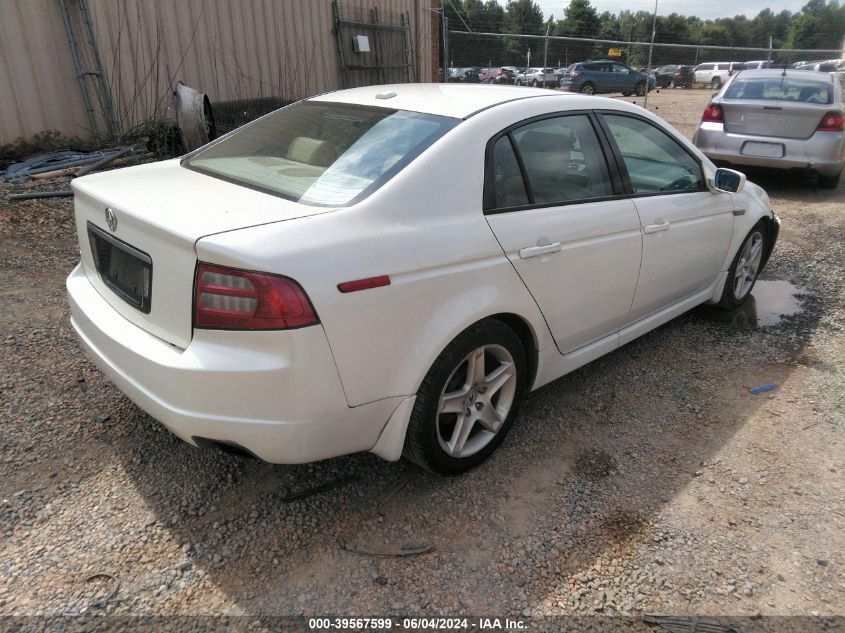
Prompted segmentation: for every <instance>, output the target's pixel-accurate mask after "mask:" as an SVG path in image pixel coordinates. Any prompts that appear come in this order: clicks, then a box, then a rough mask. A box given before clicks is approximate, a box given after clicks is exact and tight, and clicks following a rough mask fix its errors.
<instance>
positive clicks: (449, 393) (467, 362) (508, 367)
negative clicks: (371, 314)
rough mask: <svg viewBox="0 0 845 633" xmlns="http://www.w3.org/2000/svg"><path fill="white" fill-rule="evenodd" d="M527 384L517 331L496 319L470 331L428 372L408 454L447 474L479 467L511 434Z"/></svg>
mask: <svg viewBox="0 0 845 633" xmlns="http://www.w3.org/2000/svg"><path fill="white" fill-rule="evenodd" d="M526 382H527V362H526V359H525V351H524V349H523V347H522V342H521V341H520V339H519V337H518V336H517V335H516V333H514V331H513V330H511V329H510V328H509V327H508V326H506V325H505V324H504V323H501V322H500V321H495V320H485V321H482V322H480V323H477V324H476V325H473V326H471V327H469V328H468V329H466V330H464V331H463V332H462V333H461V334H459V335H458V337H457V338H456V339H455V340H454V341H452V343H450V344H449V346H448V347H446V349H445V350H443V352H442V353H441V354H440V356H438V357H437V360H436V361H434V365H432V367H431V369H430V370H429V371H428V374H426V377H425V379H424V380H423V383H422V385H421V386H420V389H419V391H418V392H417V401H416V403H415V404H414V409H413V411H412V413H411V419H410V422H409V424H408V433H407V435H406V436H405V447H404V449H403V451H402V453H403V455H404V456H405V457H406V458H407V459H409V460H410V461H412V462H414V463H415V464H417V465H418V466H421V467H423V468H425V469H427V470H431V471H433V472H437V473H442V474H446V475H453V474H457V473H461V472H464V471H466V470H469V469H470V468H473V467H475V466H477V465H478V464H480V463H481V462H482V461H484V460H485V459H487V457H489V456H490V454H491V453H492V452H493V451H494V450H496V448H497V447H498V446H499V444H501V443H502V441H503V440H504V438H505V436H506V435H507V433H508V431H509V430H510V427H511V425H512V424H513V421H514V418H516V415H517V412H518V410H519V405H520V403H521V401H522V396H523V393H524V392H525V388H526Z"/></svg>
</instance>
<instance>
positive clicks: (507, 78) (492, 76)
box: [478, 66, 516, 84]
mask: <svg viewBox="0 0 845 633" xmlns="http://www.w3.org/2000/svg"><path fill="white" fill-rule="evenodd" d="M512 68H513V67H508V66H503V67H501V68H484V69H482V71H481V73H480V74H479V76H478V79H479V81H480V82H481V83H483V84H512V83H513V80H514V77H515V76H516V74H515V72H514V70H515V69H513V70H512Z"/></svg>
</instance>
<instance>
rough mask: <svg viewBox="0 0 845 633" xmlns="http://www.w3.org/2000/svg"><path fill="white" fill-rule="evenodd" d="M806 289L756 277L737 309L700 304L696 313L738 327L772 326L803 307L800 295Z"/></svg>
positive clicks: (798, 312) (789, 283)
mask: <svg viewBox="0 0 845 633" xmlns="http://www.w3.org/2000/svg"><path fill="white" fill-rule="evenodd" d="M804 294H806V291H805V290H804V289H803V288H802V287H800V286H796V285H795V284H793V283H792V282H790V281H786V280H783V279H758V280H757V283H756V284H754V290H753V291H752V293H751V296H750V297H748V300H747V301H746V302H745V303H744V304H742V305H741V306H740V307H738V308H737V309H736V310H721V309H719V308H717V307H714V306H702V307H701V308H700V310H699V313H700V314H701V316H703V317H704V318H706V319H708V320H710V321H718V322H719V323H726V324H729V325H731V326H734V327H738V328H758V327H772V326H775V325H779V324H780V322H781V321H782V320H783V318H784V317H787V316H793V315H795V314H800V313H801V312H803V311H804V307H803V305H802V301H801V295H804Z"/></svg>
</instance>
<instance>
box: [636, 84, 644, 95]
mask: <svg viewBox="0 0 845 633" xmlns="http://www.w3.org/2000/svg"><path fill="white" fill-rule="evenodd" d="M634 93H636V95H637V96H638V97H642V96H645V82H644V81H641V82H640V83H638V84H637V85H636V87H635V88H634Z"/></svg>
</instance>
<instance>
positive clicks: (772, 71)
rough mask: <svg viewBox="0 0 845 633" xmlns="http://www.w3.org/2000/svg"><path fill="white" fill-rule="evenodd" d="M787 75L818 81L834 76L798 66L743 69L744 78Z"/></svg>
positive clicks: (828, 79)
mask: <svg viewBox="0 0 845 633" xmlns="http://www.w3.org/2000/svg"><path fill="white" fill-rule="evenodd" d="M782 75H786V76H787V77H798V78H803V79H817V80H818V81H832V78H831V76H830V75H828V74H827V73H821V72H819V71H817V70H800V69H798V68H754V69H751V70H743V71H742V74H741V75H737V77H742V78H743V79H765V78H766V77H780V76H782Z"/></svg>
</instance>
